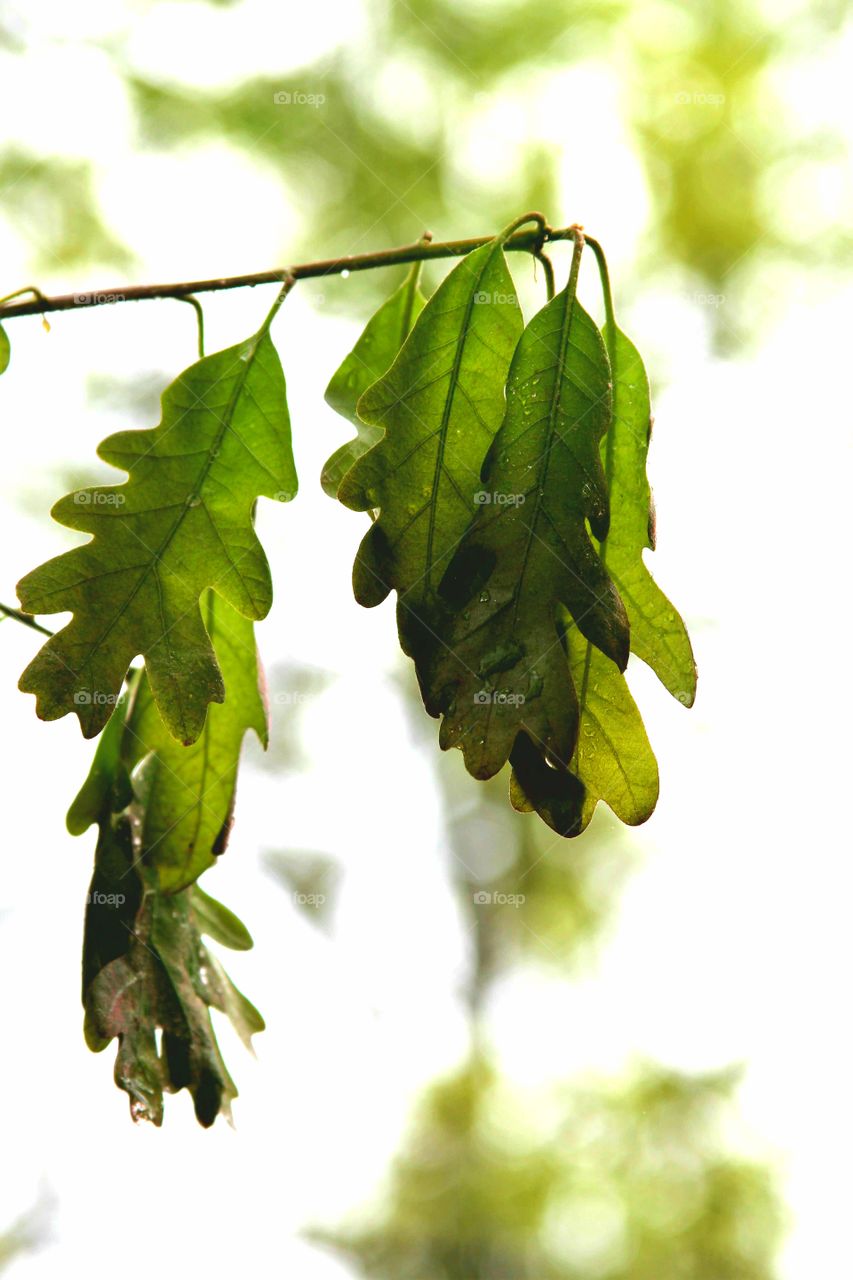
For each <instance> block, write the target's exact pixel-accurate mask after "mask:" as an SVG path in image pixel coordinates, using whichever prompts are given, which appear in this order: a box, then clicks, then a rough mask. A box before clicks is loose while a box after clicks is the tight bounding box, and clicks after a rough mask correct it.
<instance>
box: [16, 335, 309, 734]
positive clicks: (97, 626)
mask: <svg viewBox="0 0 853 1280" xmlns="http://www.w3.org/2000/svg"><path fill="white" fill-rule="evenodd" d="M98 453H99V455H100V457H101V458H103V459H104V461H105V462H109V463H111V464H112V465H113V466H116V467H120V468H123V469H124V470H125V471H127V473H128V480H127V483H125V484H123V485H114V486H108V487H98V488H92V489H81V490H78V492H76V493H73V494H69V495H68V496H67V497H65V498H63V499H62V500H61V501H60V502H59V503H57V505H56V506H55V507H54V509H53V516H54V518H55V519H56V520H58V521H59V523H60V524H63V525H66V526H67V527H68V528H71V529H78V530H80V531H81V532H85V533H90V534H92V535H93V536H92V539H91V541H90V542H88V543H86V544H85V545H83V546H80V547H75V548H74V549H73V550H71V551H68V552H66V553H65V554H64V555H61V556H58V557H56V558H55V559H53V560H49V561H48V562H47V563H46V564H43V565H42V566H41V567H40V568H38V569H35V570H34V571H33V572H32V573H30V574H28V575H27V576H26V577H25V578H24V579H23V580H22V582H21V583H20V584H19V586H18V593H19V595H20V599H21V604H22V607H23V608H24V609H25V610H27V612H30V613H40V614H44V613H56V612H59V611H63V610H71V611H72V613H73V615H74V616H73V618H72V620H71V621H70V622H69V623H68V624H67V625H66V626H65V627H63V629H62V630H61V631H59V632H58V633H57V634H56V635H55V636H53V637H52V638H51V639H50V640H48V641H47V643H46V644H45V645H44V647H43V648H42V649H41V651H40V652H39V653H38V654H37V655H36V657H35V659H34V660H33V661H32V662H31V663H30V665H29V666H28V667H27V669H26V671H25V672H24V674H23V676H22V677H21V682H20V688H21V689H22V690H23V691H24V692H26V693H34V694H35V695H36V698H37V704H36V706H37V711H38V714H39V716H40V717H41V718H42V719H44V720H55V719H57V718H58V717H60V716H64V715H66V714H67V713H68V712H69V711H74V712H75V713H76V714H77V716H78V717H79V720H80V725H81V728H82V730H83V733H84V735H85V736H86V737H93V736H94V735H95V734H97V733H98V732H99V731H100V730H101V729H102V728H103V726H104V724H105V723H106V721H107V719H108V718H109V715H110V713H111V711H112V709H113V705H114V702H115V699H116V697H117V695H118V692H119V689H120V688H121V684H122V681H123V679H124V676H125V672H126V671H127V668H128V665H129V663H130V662H131V661H132V660H133V659H134V658H135V657H136V656H137V655H138V654H141V655H142V656H143V657H144V658H145V668H146V672H147V675H148V680H149V682H150V685H151V691H152V693H153V696H154V700H155V702H156V704H157V709H158V711H159V713H160V715H161V716H162V717H163V720H164V722H165V723H166V725H167V727H168V729H169V732H170V733H171V734H172V735H173V737H175V738H177V739H178V740H179V741H180V742H184V743H191V742H194V741H195V740H196V739H197V738H198V736H199V733H200V732H201V729H202V726H203V724H204V720H205V715H206V713H207V707H208V704H209V703H211V702H222V701H223V698H224V696H225V688H224V685H223V679H222V673H221V671H220V669H219V666H218V664H217V661H216V657H215V655H214V651H213V646H212V644H211V640H210V637H209V635H208V633H207V631H206V629H205V625H204V621H203V618H202V614H201V609H200V607H199V597H200V595H201V593H202V591H204V590H205V588H208V587H214V588H215V589H216V591H217V593H218V594H219V595H220V596H221V597H222V598H223V600H225V601H226V602H227V603H228V604H229V605H230V606H231V607H232V608H233V609H235V610H237V612H239V613H241V614H243V615H244V616H245V617H246V618H251V619H258V618H263V617H264V616H265V615H266V613H267V612H268V610H269V607H270V604H271V602H272V584H271V582H270V573H269V566H268V564H267V560H266V556H265V555H264V552H263V549H262V548H261V545H260V543H259V541H258V539H257V537H256V535H255V531H254V528H253V525H252V508H253V505H254V502H255V499H256V498H257V497H258V496H259V495H262V496H264V497H268V498H276V499H279V500H285V499H289V498H291V497H293V495H294V493H295V492H296V483H297V482H296V473H295V470H294V466H293V458H292V454H291V445H290V420H289V416H288V412H287V401H286V393H285V383H284V375H283V373H282V369H281V363H280V361H279V358H278V355H277V353H276V350H275V348H274V347H273V345H272V342H271V340H270V338H269V335H268V334H267V333H266V331H265V329H264V328H262V329H261V330H260V331H259V333H258V334H256V335H255V336H254V337H253V338H250V339H249V340H248V341H247V342H242V343H240V344H239V345H237V346H235V347H230V348H229V349H228V350H226V351H221V352H219V353H218V354H216V355H212V356H207V357H205V358H204V359H202V360H199V361H198V362H197V363H196V364H194V365H192V366H191V367H190V368H189V369H187V370H186V372H184V373H182V374H181V375H180V377H179V378H178V379H177V380H176V381H175V382H173V383H172V385H171V386H170V387H169V388H168V389H167V390H166V392H165V393H164V395H163V417H162V420H161V422H160V424H159V426H157V427H154V428H153V429H151V430H148V431H122V432H119V433H118V434H116V435H113V436H110V437H109V438H108V439H107V440H105V441H104V442H103V444H102V445H101V446H100V448H99V450H98Z"/></svg>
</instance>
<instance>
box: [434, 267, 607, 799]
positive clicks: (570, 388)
mask: <svg viewBox="0 0 853 1280" xmlns="http://www.w3.org/2000/svg"><path fill="white" fill-rule="evenodd" d="M578 265H579V253H578V252H577V251H576V254H575V257H574V260H573V265H572V271H571V275H570V278H569V283H568V285H567V287H566V289H565V290H564V291H563V292H562V293H560V294H558V295H557V296H556V297H555V298H554V299H552V301H551V302H549V303H548V304H547V306H545V307H543V309H542V310H541V311H540V312H539V313H538V315H536V316H535V317H534V318H533V320H532V321H531V322H530V324H529V325H528V326H527V328H526V329H525V331H524V334H523V336H522V339H521V341H520V343H519V345H518V349H517V351H516V353H515V356H514V358H513V361H512V368H511V369H510V373H509V381H508V384H507V406H506V417H505V419H504V422H503V425H502V426H501V429H500V431H499V433H498V435H497V436H496V438H495V441H494V444H493V446H492V448H491V450H490V452H489V456H488V458H487V460H486V464H485V467H484V470H483V491H482V495H481V496H482V498H483V499H484V501H483V502H482V505H481V507H480V511H479V514H478V516H477V519H476V521H475V522H474V524H473V525H472V526H471V528H470V530H469V531H468V533H467V534H466V536H465V538H464V540H463V542H462V545H461V547H460V548H459V550H458V551H457V553H456V555H455V556H454V558H453V561H452V562H451V565H450V567H449V569H448V571H447V574H446V576H445V580H444V582H443V584H442V594H443V596H444V597H445V600H446V601H447V602H448V604H449V605H450V606H451V610H452V611H451V612H450V613H449V619H448V621H447V622H446V623H444V624H443V625H442V627H441V632H440V635H441V640H442V642H443V643H442V644H440V645H433V646H432V649H431V651H430V652H428V653H427V654H426V657H425V659H424V666H425V668H426V674H425V676H424V677H423V678H422V684H423V686H424V688H425V689H426V695H425V696H426V702H427V709H428V710H429V711H430V712H431V713H432V714H433V715H438V714H440V713H444V721H443V724H442V727H441V736H440V741H441V745H442V747H444V748H448V747H453V746H458V747H461V749H462V751H463V753H464V755H465V763H466V766H467V768H468V770H469V772H471V773H472V774H473V775H474V777H477V778H483V779H485V778H490V777H492V776H493V775H494V774H495V773H497V772H498V770H499V769H500V768H501V767H502V766H503V764H504V763H505V762H506V760H507V759H508V758H509V756H510V754H511V752H512V750H513V746H514V743H515V739H516V736H517V735H518V734H519V732H521V731H524V733H525V734H526V735H527V736H528V737H529V738H530V739H531V740H532V741H533V742H534V743H535V744H536V745H538V746H539V748H540V749H542V750H543V751H545V752H546V753H547V754H548V756H549V757H550V758H551V759H552V761H554V762H556V763H558V764H560V763H561V764H562V765H563V766H564V767H565V766H568V764H569V761H570V760H571V757H572V754H573V752H574V749H575V743H576V739H577V730H578V707H577V697H576V693H575V689H574V685H573V682H572V678H571V675H570V672H569V669H568V666H567V663H566V658H565V654H564V652H563V648H562V645H561V643H560V638H559V635H558V630H557V624H558V606H559V605H560V604H563V605H565V606H567V607H568V609H569V610H570V612H571V615H572V617H573V618H574V620H575V622H576V623H577V626H578V627H579V628H580V630H581V631H582V633H583V634H584V635H585V636H586V637H587V638H588V639H589V640H590V641H591V642H593V643H594V644H596V645H597V646H598V647H599V648H600V649H601V650H602V652H604V653H606V654H607V655H608V656H609V657H610V658H611V659H612V661H613V662H615V663H616V665H617V666H618V667H619V669H620V670H624V667H625V665H626V663H627V661H628V621H627V618H626V616H625V610H624V607H623V605H622V602H621V600H620V599H619V594H618V592H617V590H616V588H615V586H614V585H613V583H612V582H611V580H610V578H609V577H608V575H607V573H606V571H605V569H604V567H603V566H602V564H601V562H600V560H599V558H598V555H597V552H596V548H595V546H594V545H593V543H592V541H591V540H590V537H589V534H588V533H587V521H588V522H589V526H590V528H591V530H592V533H593V534H594V535H595V536H596V537H597V538H603V537H604V536H605V534H606V532H607V524H608V501H607V489H606V485H605V480H604V474H603V470H602V466H601V458H600V443H601V438H602V436H603V434H604V433H605V431H606V430H607V427H608V424H609V421H610V379H609V366H608V360H607V353H606V351H605V349H604V343H603V341H602V339H601V335H600V334H599V332H598V329H597V328H596V326H595V324H594V323H593V321H592V320H591V319H590V317H589V316H588V315H587V313H586V312H585V311H584V310H583V308H582V307H581V305H580V303H579V302H578V301H577V297H576V286H577V274H578Z"/></svg>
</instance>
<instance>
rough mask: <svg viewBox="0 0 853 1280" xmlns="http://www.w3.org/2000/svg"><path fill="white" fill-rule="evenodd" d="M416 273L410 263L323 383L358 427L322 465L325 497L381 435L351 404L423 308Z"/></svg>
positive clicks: (334, 404)
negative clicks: (330, 375) (340, 361)
mask: <svg viewBox="0 0 853 1280" xmlns="http://www.w3.org/2000/svg"><path fill="white" fill-rule="evenodd" d="M420 274H421V263H420V262H415V263H413V264H412V267H411V269H410V271H409V273H408V275H407V276H406V279H405V280H404V281H403V283H402V284H401V285H400V287H399V288H398V289H395V291H394V293H392V294H391V297H390V298H389V299H388V300H387V302H383V304H382V306H381V307H380V308H379V310H378V311H377V312H376V314H375V315H373V316H371V318H370V319H369V320H368V322H367V325H366V326H365V329H364V332H363V333H362V335H361V337H360V338H359V339H358V341H357V342H356V344H355V346H354V347H353V349H352V351H351V352H350V353H349V355H348V356H347V357H346V359H345V360H344V362H343V364H341V365H340V367H339V368H338V369H337V370H336V372H335V373H334V374H333V375H332V379H331V381H330V383H329V385H328V387H327V388H326V403H327V404H328V405H330V406H331V408H332V409H334V410H335V412H336V413H339V414H341V416H342V417H344V418H346V419H347V421H348V422H351V423H352V424H353V426H354V427H355V428H356V431H357V432H358V435H357V436H356V437H355V439H354V440H348V441H347V442H346V444H342V445H341V446H340V448H339V449H336V450H335V452H334V453H333V454H332V456H331V457H330V458H329V460H328V461H327V462H326V464H325V466H324V467H323V472H322V475H321V477H320V483H321V485H322V486H323V491H324V492H325V493H327V494H328V495H329V497H330V498H336V497H337V495H338V489H339V487H340V483H341V481H342V480H343V478H344V476H345V475H346V473H347V472H348V471H349V469H350V467H351V466H352V465H353V463H354V462H356V461H357V460H358V459H359V458H360V457H361V455H362V454H363V453H366V452H367V450H368V449H370V448H372V447H373V445H375V444H376V443H377V442H378V441H379V440H381V438H382V428H381V427H377V426H369V425H368V424H367V423H366V422H363V421H362V420H361V418H360V417H359V416H358V412H357V409H356V405H357V404H358V401H359V399H360V397H361V396H362V395H363V393H364V392H365V391H366V390H367V388H368V387H369V386H371V385H372V384H373V383H374V382H376V381H378V379H379V378H381V377H382V375H383V374H384V373H386V372H387V371H388V369H390V367H391V365H392V364H393V362H394V360H395V358H396V356H397V353H398V351H399V350H400V348H401V347H402V345H403V343H404V342H405V340H406V338H407V337H408V336H409V333H410V331H411V328H412V325H413V324H414V323H415V321H416V320H417V318H418V316H419V315H420V313H421V311H422V310H423V307H424V304H425V302H426V298H425V297H424V295H423V294H422V293H421V290H420V286H419V281H420Z"/></svg>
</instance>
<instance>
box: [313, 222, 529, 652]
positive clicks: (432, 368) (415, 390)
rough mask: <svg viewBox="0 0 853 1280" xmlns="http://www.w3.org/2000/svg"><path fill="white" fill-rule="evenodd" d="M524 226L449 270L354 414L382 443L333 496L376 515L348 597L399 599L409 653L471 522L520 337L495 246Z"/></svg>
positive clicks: (517, 314) (517, 316)
mask: <svg viewBox="0 0 853 1280" xmlns="http://www.w3.org/2000/svg"><path fill="white" fill-rule="evenodd" d="M528 220H529V219H528V218H524V219H520V220H519V221H517V222H515V223H513V224H512V225H511V226H510V227H507V229H506V230H505V231H503V232H502V233H501V234H500V235H499V236H497V237H496V238H495V239H494V240H492V241H491V242H490V243H489V244H486V245H482V246H481V247H480V248H479V249H475V250H474V252H473V253H470V254H469V255H468V256H467V257H465V258H463V259H462V261H461V262H460V263H459V264H458V265H457V266H456V267H454V269H453V270H452V271H451V272H450V274H449V275H448V276H447V277H446V278H445V280H444V281H443V282H442V284H441V285H440V286H439V288H438V289H437V290H436V292H435V293H434V294H433V295H432V297H431V298H430V300H429V302H427V304H426V306H425V307H424V309H423V311H422V312H421V313H420V315H419V317H418V319H417V321H416V323H415V326H414V328H413V329H412V331H411V333H410V335H409V337H408V339H407V341H406V343H405V344H404V346H403V348H402V350H401V351H400V353H399V355H398V356H397V358H396V360H395V361H394V363H393V364H392V366H391V368H390V369H389V370H388V372H387V373H386V374H385V375H384V376H383V377H382V378H380V379H379V381H378V382H374V383H373V385H372V386H370V387H369V388H368V389H367V390H366V391H365V392H364V394H363V395H362V397H361V399H360V400H359V402H358V416H359V417H360V418H361V419H362V420H363V421H364V422H365V423H366V424H367V425H368V426H369V427H372V428H375V429H376V430H379V431H382V432H384V434H383V436H382V438H381V439H380V441H379V443H378V444H375V445H374V446H373V448H372V449H370V450H368V452H367V453H364V454H363V455H362V456H361V457H360V458H359V459H358V461H357V462H356V463H355V464H354V466H353V467H352V468H351V469H350V470H349V471H348V472H347V474H346V475H345V476H344V479H343V481H342V483H341V485H340V488H339V489H338V497H339V499H340V501H341V502H343V503H344V505H345V506H347V507H350V508H352V509H353V510H355V511H366V510H376V509H378V512H379V514H378V517H377V519H376V520H375V521H374V523H373V524H372V526H371V527H370V529H369V530H368V532H367V533H366V534H365V536H364V539H363V541H362V543H361V546H360V548H359V551H358V555H357V558H356V562H355V567H354V570H353V588H354V591H355V596H356V599H357V600H358V602H359V603H360V604H362V605H365V606H368V607H370V606H373V605H376V604H379V603H380V602H381V601H382V600H384V599H385V597H386V596H387V595H388V593H389V591H391V590H392V589H394V590H396V592H397V596H398V607H397V618H398V624H399V629H400V641H401V644H402V646H403V649H404V650H405V651H406V652H407V653H410V652H411V651H412V645H413V643H414V641H413V638H412V634H411V633H412V631H413V628H414V627H415V626H419V625H420V624H421V622H422V620H423V619H425V618H426V616H427V615H428V614H429V611H430V607H431V605H432V603H433V601H434V599H435V596H436V593H437V590H438V585H439V582H440V580H441V577H442V575H443V573H444V571H445V569H446V567H447V564H448V562H449V559H450V557H451V555H452V554H453V552H454V551H455V549H456V546H457V544H458V542H459V540H460V538H461V537H462V535H463V533H464V532H465V529H466V528H467V526H468V525H469V523H470V522H471V519H472V516H473V514H474V512H475V509H476V508H475V503H474V495H475V493H476V491H477V490H478V489H479V487H480V484H479V474H480V466H481V463H482V461H483V458H484V457H485V455H486V452H487V450H488V448H489V445H490V444H491V442H492V439H493V437H494V435H495V432H496V431H497V429H498V427H499V425H500V422H501V419H502V417H503V411H504V383H505V380H506V374H507V370H508V369H509V365H510V361H511V359H512V353H513V351H514V350H515V346H516V343H517V342H518V338H519V336H520V333H521V330H522V319H521V311H520V309H519V305H518V301H517V298H516V296H515V288H514V285H513V282H512V277H511V276H510V273H509V269H508V267H507V264H506V259H505V257H504V252H503V246H504V243H505V241H506V240H507V238H508V236H510V235H511V234H512V232H513V231H515V230H516V229H517V228H518V227H519V226H520V225H522V224H523V223H524V222H526V221H528ZM425 625H428V623H427V624H425Z"/></svg>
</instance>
